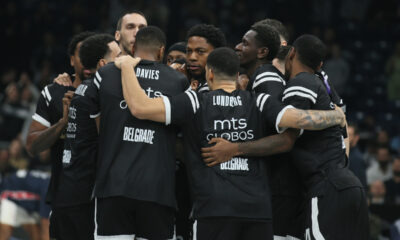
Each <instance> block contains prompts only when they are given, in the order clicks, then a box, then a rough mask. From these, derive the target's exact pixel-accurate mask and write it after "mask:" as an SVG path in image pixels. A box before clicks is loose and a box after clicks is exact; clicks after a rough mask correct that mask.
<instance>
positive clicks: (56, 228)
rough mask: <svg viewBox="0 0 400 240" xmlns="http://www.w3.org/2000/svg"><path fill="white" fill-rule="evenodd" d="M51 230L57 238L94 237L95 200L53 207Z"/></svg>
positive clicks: (86, 238) (61, 239)
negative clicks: (69, 205) (70, 205)
mask: <svg viewBox="0 0 400 240" xmlns="http://www.w3.org/2000/svg"><path fill="white" fill-rule="evenodd" d="M49 231H50V238H54V239H57V240H64V239H66V240H70V239H77V240H88V239H89V240H90V239H94V202H92V203H89V204H81V205H77V206H72V207H63V208H55V209H53V210H52V211H51V214H50V229H49Z"/></svg>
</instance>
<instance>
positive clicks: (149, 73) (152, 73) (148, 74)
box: [136, 67, 160, 80]
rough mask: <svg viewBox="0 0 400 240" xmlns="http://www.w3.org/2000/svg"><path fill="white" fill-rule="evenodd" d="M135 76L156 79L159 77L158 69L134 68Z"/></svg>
mask: <svg viewBox="0 0 400 240" xmlns="http://www.w3.org/2000/svg"><path fill="white" fill-rule="evenodd" d="M136 77H140V78H147V79H153V80H158V79H159V78H160V71H159V70H154V69H142V68H139V67H137V68H136Z"/></svg>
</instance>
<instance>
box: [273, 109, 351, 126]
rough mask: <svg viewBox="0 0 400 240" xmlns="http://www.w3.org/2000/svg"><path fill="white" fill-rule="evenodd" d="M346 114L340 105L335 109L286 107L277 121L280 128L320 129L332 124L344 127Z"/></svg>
mask: <svg viewBox="0 0 400 240" xmlns="http://www.w3.org/2000/svg"><path fill="white" fill-rule="evenodd" d="M345 124H346V116H345V115H344V113H343V111H342V109H341V108H340V107H337V106H336V107H335V110H326V111H323V110H301V109H297V108H288V109H287V110H286V111H284V112H283V114H282V118H281V119H280V122H279V123H278V127H280V128H298V129H306V130H322V129H325V128H329V127H332V126H336V125H340V126H342V127H344V126H345Z"/></svg>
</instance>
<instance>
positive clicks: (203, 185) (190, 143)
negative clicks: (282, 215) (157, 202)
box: [164, 89, 286, 219]
mask: <svg viewBox="0 0 400 240" xmlns="http://www.w3.org/2000/svg"><path fill="white" fill-rule="evenodd" d="M271 99H272V98H271V97H270V95H268V94H260V95H258V96H256V97H253V95H252V94H251V93H249V92H248V91H241V90H235V91H233V92H232V93H228V92H225V91H224V90H221V89H219V90H216V91H211V92H207V93H196V92H194V91H187V92H185V93H183V94H181V95H179V96H176V97H172V98H170V99H168V98H165V97H164V104H165V109H166V123H167V124H169V123H172V124H178V125H181V126H182V127H183V134H184V143H185V147H184V149H185V160H186V166H187V168H188V176H189V179H190V182H191V185H192V193H193V198H194V205H193V216H194V218H204V217H240V218H253V219H270V218H271V203H270V192H269V186H268V179H267V174H266V169H265V167H266V166H265V161H263V160H262V159H260V158H248V157H235V158H232V159H231V160H230V161H228V162H225V163H221V164H219V165H216V166H214V167H207V166H206V165H205V163H204V162H203V160H202V157H201V155H200V154H201V152H200V148H201V147H205V146H208V141H209V140H210V139H212V138H214V137H222V138H225V139H227V140H229V141H232V142H241V141H250V140H255V139H258V138H260V137H263V136H266V135H269V134H270V133H269V132H268V129H269V128H268V127H267V126H276V125H278V124H279V121H280V120H279V119H280V118H281V116H282V114H283V111H284V110H283V109H286V108H284V107H283V105H282V104H279V102H277V103H272V101H271ZM260 120H261V121H260Z"/></svg>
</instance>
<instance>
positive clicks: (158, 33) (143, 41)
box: [135, 26, 166, 47]
mask: <svg viewBox="0 0 400 240" xmlns="http://www.w3.org/2000/svg"><path fill="white" fill-rule="evenodd" d="M165 44H166V39H165V34H164V32H163V31H162V30H161V29H160V28H158V27H155V26H148V27H144V28H142V29H140V30H139V31H138V32H137V33H136V40H135V47H138V46H139V47H140V46H152V47H162V46H165Z"/></svg>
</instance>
